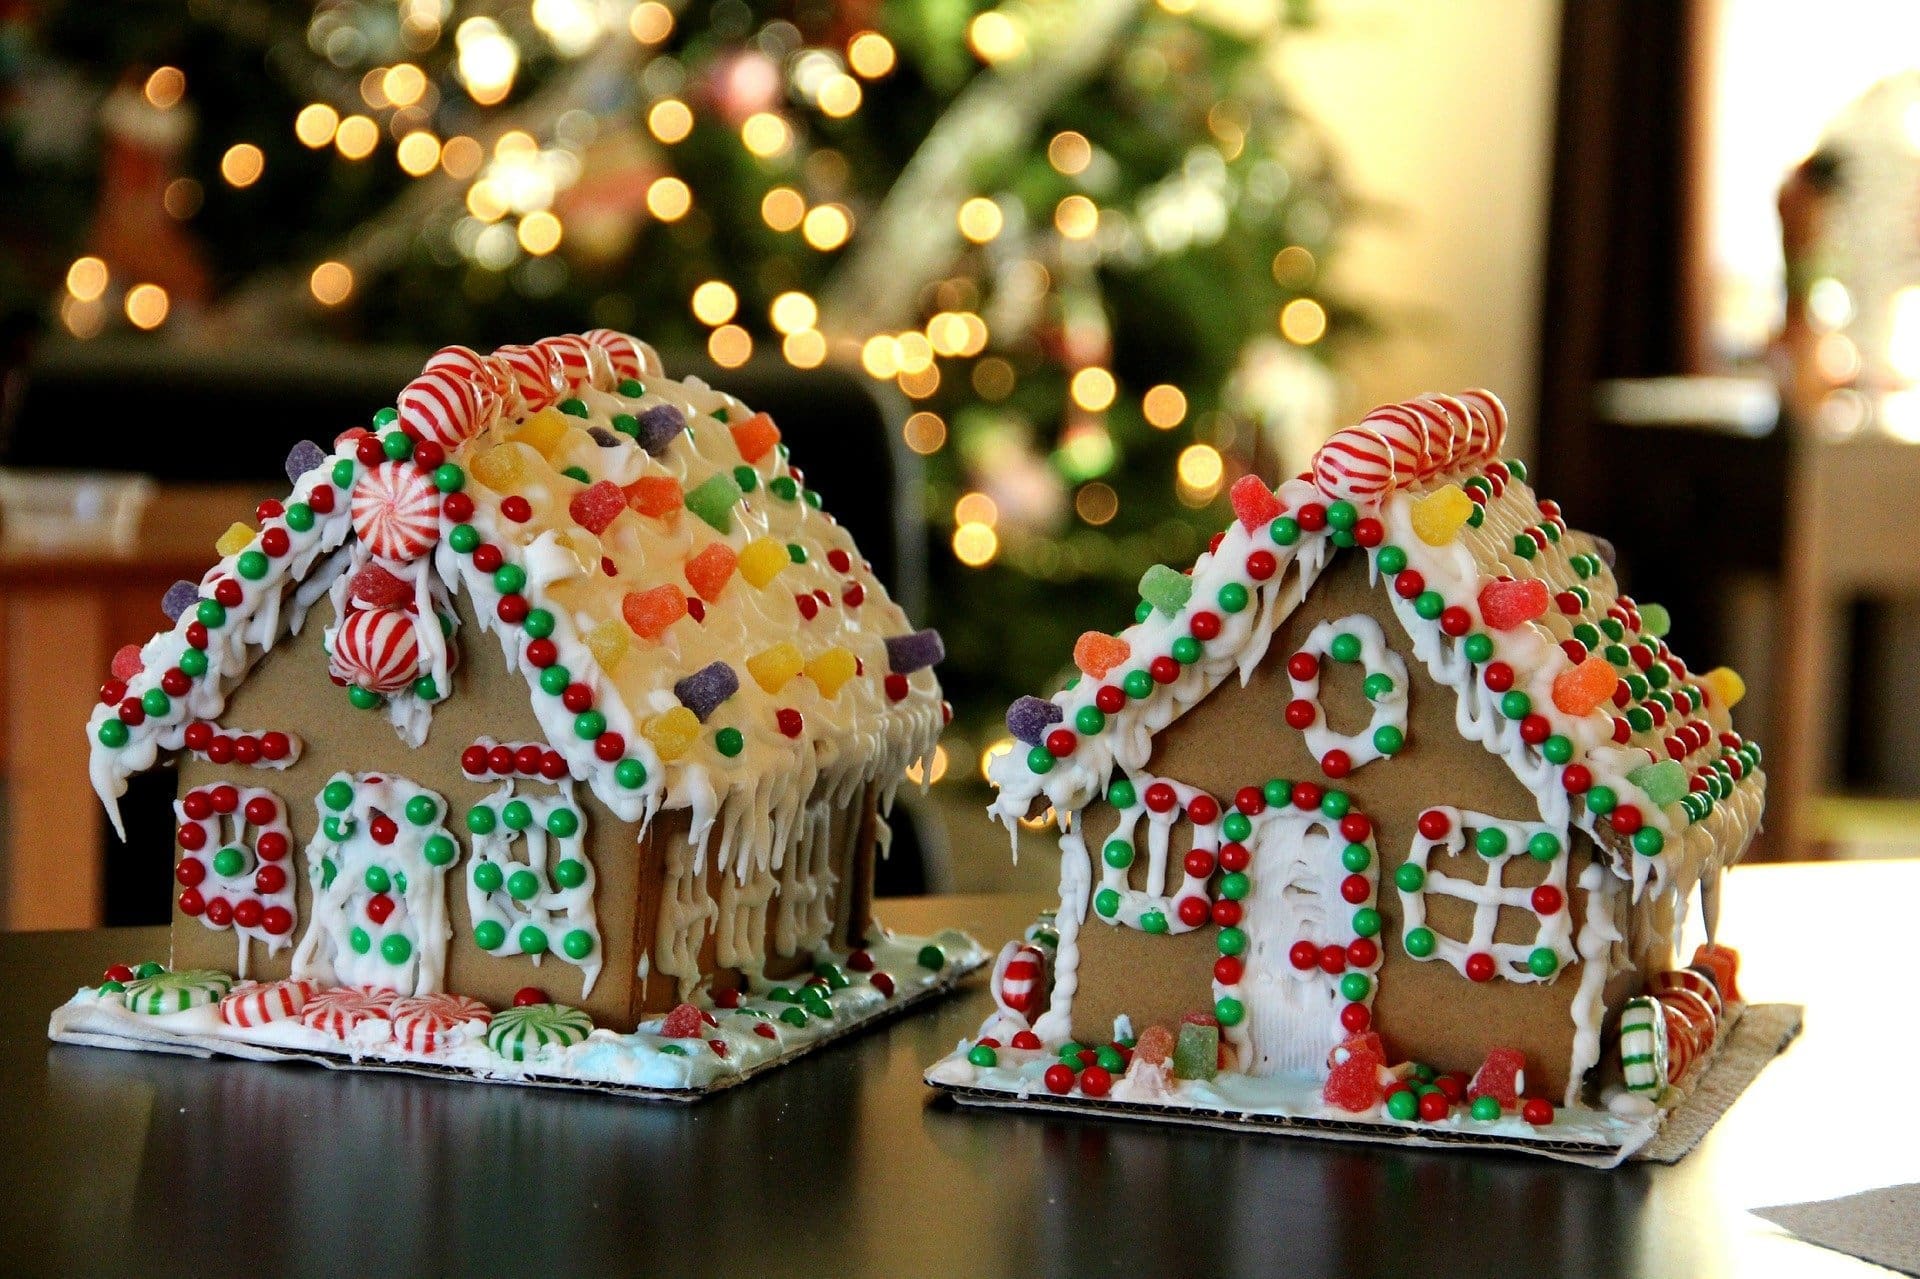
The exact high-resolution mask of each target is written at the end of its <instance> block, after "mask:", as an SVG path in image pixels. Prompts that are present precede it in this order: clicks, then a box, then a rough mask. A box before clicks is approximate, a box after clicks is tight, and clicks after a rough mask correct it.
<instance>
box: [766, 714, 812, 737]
mask: <svg viewBox="0 0 1920 1279" xmlns="http://www.w3.org/2000/svg"><path fill="white" fill-rule="evenodd" d="M773 722H774V724H775V725H776V726H777V727H778V728H779V729H780V731H781V733H783V734H785V735H786V736H788V737H798V736H800V733H801V730H803V729H804V728H805V727H806V721H805V720H803V719H801V718H800V712H799V711H797V710H794V709H793V708H792V707H791V706H783V707H781V708H780V709H779V710H777V711H775V712H774V713H773Z"/></svg>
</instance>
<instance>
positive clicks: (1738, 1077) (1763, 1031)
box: [926, 1004, 1805, 1168]
mask: <svg viewBox="0 0 1920 1279" xmlns="http://www.w3.org/2000/svg"><path fill="white" fill-rule="evenodd" d="M1804 1012H1805V1010H1804V1009H1802V1008H1801V1007H1800V1006H1798V1005H1796V1004H1754V1005H1749V1006H1747V1007H1746V1009H1745V1010H1744V1012H1743V1014H1742V1015H1741V1016H1740V1017H1739V1018H1738V1019H1737V1020H1736V1021H1735V1023H1734V1025H1733V1028H1732V1031H1731V1032H1730V1033H1729V1034H1728V1035H1727V1037H1726V1039H1725V1040H1724V1041H1723V1042H1722V1044H1721V1045H1720V1046H1719V1048H1718V1050H1717V1051H1716V1052H1715V1053H1714V1054H1713V1056H1712V1057H1711V1058H1710V1059H1709V1060H1708V1061H1707V1063H1705V1065H1704V1066H1703V1067H1702V1068H1701V1069H1702V1073H1700V1074H1699V1075H1698V1076H1697V1077H1696V1078H1697V1082H1696V1083H1695V1084H1694V1086H1693V1089H1692V1091H1691V1092H1690V1093H1689V1094H1688V1096H1687V1098H1686V1100H1684V1101H1683V1102H1681V1103H1680V1105H1679V1106H1677V1107H1675V1108H1674V1109H1673V1110H1672V1111H1670V1112H1667V1113H1666V1114H1665V1115H1664V1117H1663V1118H1661V1119H1660V1120H1658V1121H1657V1123H1658V1125H1659V1126H1658V1128H1656V1127H1654V1126H1652V1125H1649V1126H1648V1127H1647V1128H1646V1129H1645V1130H1644V1131H1643V1132H1642V1133H1640V1134H1639V1135H1638V1136H1637V1137H1635V1138H1631V1139H1629V1140H1628V1141H1626V1142H1623V1143H1622V1144H1620V1145H1617V1146H1611V1145H1605V1144H1601V1143H1590V1142H1571V1141H1554V1140H1549V1139H1546V1138H1542V1139H1540V1140H1538V1141H1526V1140H1523V1139H1519V1138H1513V1137H1505V1136H1495V1135H1493V1134H1489V1133H1481V1132H1474V1131H1472V1130H1469V1129H1459V1130H1454V1129H1416V1128H1407V1127H1402V1126H1400V1125H1397V1124H1384V1123H1376V1122H1370V1121H1367V1120H1351V1119H1328V1118H1321V1117H1317V1116H1315V1117H1305V1116H1291V1115H1270V1114H1259V1113H1252V1112H1242V1111H1235V1110H1224V1109H1201V1108H1198V1107H1186V1106H1158V1105H1154V1104H1152V1103H1149V1102H1128V1101H1115V1100H1114V1099H1112V1098H1110V1097H1101V1098H1093V1097H1080V1096H1067V1097H1060V1096H1055V1095H1054V1094H1052V1093H1026V1094H1021V1093H1016V1092H1009V1091H1003V1090H1001V1089H997V1088H979V1087H969V1086H962V1085H954V1084H949V1083H942V1082H940V1081H938V1080H935V1079H933V1078H928V1079H927V1080H926V1082H927V1084H928V1085H929V1086H931V1087H932V1088H934V1089H935V1090H937V1091H938V1092H940V1093H942V1094H944V1095H946V1096H948V1097H951V1098H952V1099H953V1100H954V1101H956V1102H958V1103H959V1104H960V1105H963V1106H974V1107H980V1108H983V1109H995V1110H1028V1111H1035V1110H1037V1111H1047V1112H1051V1113H1055V1114H1069V1115H1075V1116H1080V1117H1093V1118H1101V1119H1127V1120H1132V1121H1134V1122H1140V1123H1159V1124H1175V1125H1179V1126H1181V1127H1192V1128H1214V1129H1224V1130H1227V1131H1232V1132H1259V1133H1263V1134H1274V1133H1284V1134H1287V1135H1291V1136H1302V1137H1318V1138H1321V1139H1323V1140H1329V1141H1353V1142H1367V1143H1370V1144H1374V1145H1384V1146H1397V1147H1400V1148H1402V1149H1407V1148H1414V1149H1436V1150H1456V1151H1457V1150H1463V1149H1464V1150H1473V1151H1487V1150H1504V1151H1511V1152H1514V1153H1517V1154H1524V1155H1533V1156H1537V1157H1539V1158H1544V1159H1555V1160H1559V1161H1561V1162H1563V1163H1572V1164H1580V1165H1582V1166H1585V1167H1588V1168H1613V1167H1617V1166H1618V1165H1620V1164H1622V1163H1624V1162H1626V1161H1627V1160H1629V1159H1631V1160H1634V1161H1635V1162H1652V1163H1663V1164H1672V1163H1677V1162H1678V1161H1679V1160H1680V1159H1682V1158H1684V1157H1685V1156H1686V1155H1687V1154H1688V1152H1690V1151H1691V1150H1693V1148H1694V1147H1695V1146H1697V1145H1698V1144H1699V1142H1700V1139H1701V1137H1703V1136H1705V1135H1706V1132H1707V1130H1708V1129H1709V1128H1711V1127H1712V1126H1713V1125H1714V1123H1715V1121H1717V1120H1718V1119H1719V1118H1720V1116H1721V1115H1723V1114H1725V1113H1726V1111H1727V1109H1728V1107H1730V1106H1731V1105H1732V1104H1733V1102H1734V1100H1735V1099H1736V1098H1737V1097H1738V1096H1739V1095H1740V1093H1741V1092H1743V1091H1744V1090H1745V1089H1746V1087H1747V1085H1748V1084H1750V1083H1752V1082H1753V1080H1754V1079H1755V1078H1756V1077H1757V1076H1758V1075H1759V1073H1760V1071H1761V1069H1762V1068H1763V1067H1765V1065H1766V1064H1767V1063H1768V1062H1769V1061H1772V1060H1773V1059H1774V1058H1775V1057H1777V1056H1779V1055H1780V1053H1781V1052H1783V1051H1785V1049H1786V1047H1787V1045H1788V1044H1790V1043H1792V1042H1793V1039H1794V1037H1795V1036H1796V1035H1798V1034H1799V1033H1800V1027H1801V1020H1802V1017H1803V1015H1804Z"/></svg>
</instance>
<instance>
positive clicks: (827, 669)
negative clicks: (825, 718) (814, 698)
mask: <svg viewBox="0 0 1920 1279" xmlns="http://www.w3.org/2000/svg"><path fill="white" fill-rule="evenodd" d="M858 666H859V663H858V662H857V661H856V660H855V659H854V656H853V654H852V653H851V652H849V651H848V650H847V649H844V648H838V647H835V648H830V649H828V650H827V651H826V652H824V653H820V654H817V655H816V656H814V657H813V658H812V659H810V660H809V661H808V662H807V664H806V666H805V667H804V669H805V670H806V672H807V678H808V679H810V680H812V681H813V682H814V684H815V685H817V686H818V687H819V689H820V695H821V696H822V697H834V696H837V695H838V694H839V692H840V686H841V685H842V684H845V683H846V682H847V681H848V680H850V679H852V678H853V672H854V671H855V670H856V669H857V668H858Z"/></svg>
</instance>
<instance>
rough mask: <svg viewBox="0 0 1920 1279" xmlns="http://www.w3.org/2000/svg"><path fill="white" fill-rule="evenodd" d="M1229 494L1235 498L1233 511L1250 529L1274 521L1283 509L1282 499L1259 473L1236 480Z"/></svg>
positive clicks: (1228, 491)
mask: <svg viewBox="0 0 1920 1279" xmlns="http://www.w3.org/2000/svg"><path fill="white" fill-rule="evenodd" d="M1227 496H1228V497H1230V498H1232V499H1233V513H1234V514H1235V515H1236V516H1238V517H1239V518H1240V522H1241V523H1242V524H1244V525H1246V527H1247V529H1248V531H1252V530H1253V529H1257V528H1259V527H1260V526H1261V525H1263V524H1271V523H1273V520H1274V517H1275V516H1277V515H1279V514H1280V511H1281V509H1282V508H1281V506H1280V499H1279V498H1277V497H1275V496H1274V495H1273V490H1272V489H1270V488H1268V487H1267V486H1266V484H1265V483H1264V482H1263V481H1262V480H1261V479H1260V477H1259V476H1257V475H1243V476H1241V477H1240V478H1239V479H1237V480H1235V481H1234V482H1233V487H1232V488H1230V489H1228V490H1227Z"/></svg>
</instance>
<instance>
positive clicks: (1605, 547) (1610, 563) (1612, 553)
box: [1588, 534, 1620, 568]
mask: <svg viewBox="0 0 1920 1279" xmlns="http://www.w3.org/2000/svg"><path fill="white" fill-rule="evenodd" d="M1588 536H1592V535H1591V534H1589V535H1588ZM1593 549H1594V550H1596V551H1598V552H1600V558H1601V559H1603V560H1605V561H1606V562H1607V567H1608V568H1612V567H1614V564H1615V561H1617V560H1618V559H1619V557H1620V553H1619V552H1618V551H1616V550H1614V549H1613V543H1612V542H1609V541H1608V540H1607V539H1606V538H1604V537H1596V538H1594V539H1593Z"/></svg>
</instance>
